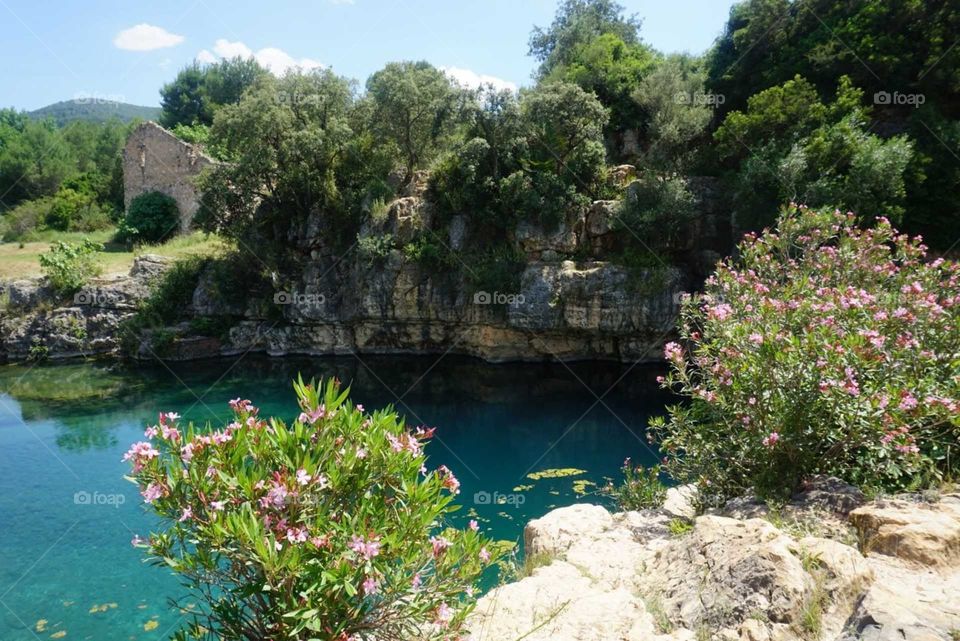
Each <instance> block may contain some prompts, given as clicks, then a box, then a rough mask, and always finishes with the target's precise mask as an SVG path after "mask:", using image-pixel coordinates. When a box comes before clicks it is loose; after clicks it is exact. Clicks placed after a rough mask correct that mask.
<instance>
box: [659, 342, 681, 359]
mask: <svg viewBox="0 0 960 641" xmlns="http://www.w3.org/2000/svg"><path fill="white" fill-rule="evenodd" d="M663 357H664V358H666V359H667V360H668V361H675V362H676V361H682V360H683V348H682V347H680V345H678V344H677V343H674V342H673V341H670V342H669V343H667V344H666V345H664V346H663Z"/></svg>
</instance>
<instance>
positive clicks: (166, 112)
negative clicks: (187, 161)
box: [160, 62, 213, 128]
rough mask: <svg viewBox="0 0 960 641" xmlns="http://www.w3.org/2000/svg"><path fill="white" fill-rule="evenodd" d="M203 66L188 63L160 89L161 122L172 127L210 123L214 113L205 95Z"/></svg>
mask: <svg viewBox="0 0 960 641" xmlns="http://www.w3.org/2000/svg"><path fill="white" fill-rule="evenodd" d="M204 77H205V74H204V71H203V68H202V67H201V66H200V65H199V64H198V63H196V62H194V63H192V64H190V65H187V66H186V67H184V68H183V69H181V70H180V72H179V73H178V74H177V77H176V78H174V79H173V81H172V82H168V83H166V84H165V85H163V87H162V88H161V89H160V107H161V108H162V109H163V112H162V113H161V114H160V124H161V125H163V126H164V127H167V128H171V127H175V126H176V125H178V124H185V125H192V124H194V123H197V122H199V123H204V124H210V122H212V119H213V113H212V110H211V109H210V105H208V104H207V102H206V101H205V100H204V95H203V81H204Z"/></svg>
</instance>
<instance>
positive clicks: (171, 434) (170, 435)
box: [160, 424, 180, 443]
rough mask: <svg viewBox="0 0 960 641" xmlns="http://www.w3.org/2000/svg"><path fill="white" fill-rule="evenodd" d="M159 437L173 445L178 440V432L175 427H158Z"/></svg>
mask: <svg viewBox="0 0 960 641" xmlns="http://www.w3.org/2000/svg"><path fill="white" fill-rule="evenodd" d="M160 435H161V436H162V437H163V438H164V439H166V440H168V441H173V442H174V443H175V442H177V441H179V440H180V431H179V430H177V428H175V427H170V426H169V425H163V424H161V425H160Z"/></svg>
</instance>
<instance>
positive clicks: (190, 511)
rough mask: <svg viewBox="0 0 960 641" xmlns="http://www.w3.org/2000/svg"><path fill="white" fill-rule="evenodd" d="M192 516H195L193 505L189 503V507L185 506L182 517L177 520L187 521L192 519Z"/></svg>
mask: <svg viewBox="0 0 960 641" xmlns="http://www.w3.org/2000/svg"><path fill="white" fill-rule="evenodd" d="M192 518H193V508H191V507H190V506H189V505H188V506H187V507H185V508H183V514H181V515H180V518H179V519H177V520H178V521H179V522H180V523H183V522H184V521H186V520H187V519H192Z"/></svg>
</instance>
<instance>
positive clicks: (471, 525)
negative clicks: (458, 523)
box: [467, 519, 480, 532]
mask: <svg viewBox="0 0 960 641" xmlns="http://www.w3.org/2000/svg"><path fill="white" fill-rule="evenodd" d="M467 526H468V527H469V528H470V529H471V530H473V531H474V532H476V531H478V530H479V529H480V526H479V525H478V524H477V522H476V520H474V519H470V523H468V524H467Z"/></svg>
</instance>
